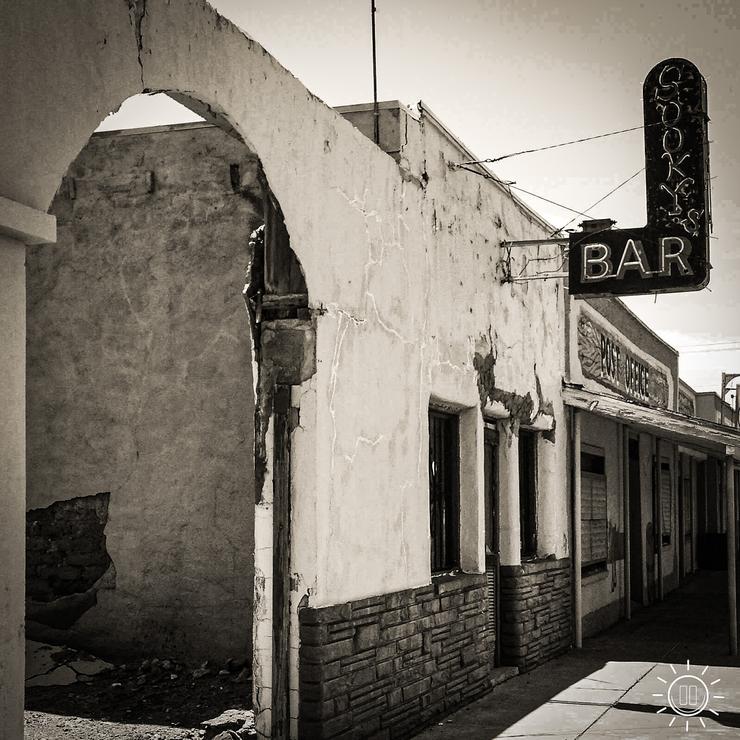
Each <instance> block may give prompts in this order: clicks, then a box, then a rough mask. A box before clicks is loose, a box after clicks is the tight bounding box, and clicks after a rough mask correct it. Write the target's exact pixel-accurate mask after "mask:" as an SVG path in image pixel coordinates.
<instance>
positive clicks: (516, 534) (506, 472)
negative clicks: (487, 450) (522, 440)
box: [498, 421, 522, 565]
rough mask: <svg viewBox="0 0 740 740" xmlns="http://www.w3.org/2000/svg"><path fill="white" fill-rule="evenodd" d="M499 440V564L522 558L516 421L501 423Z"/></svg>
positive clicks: (515, 563)
mask: <svg viewBox="0 0 740 740" xmlns="http://www.w3.org/2000/svg"><path fill="white" fill-rule="evenodd" d="M500 429H501V436H500V441H499V446H498V450H499V485H500V490H499V551H500V553H501V565H519V564H520V563H521V561H522V545H521V532H520V523H519V427H518V425H517V423H516V422H511V421H505V422H503V423H502V424H501V427H500Z"/></svg>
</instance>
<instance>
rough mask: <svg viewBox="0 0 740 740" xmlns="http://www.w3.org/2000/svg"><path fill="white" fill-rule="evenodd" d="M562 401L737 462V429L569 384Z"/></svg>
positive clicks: (739, 447)
mask: <svg viewBox="0 0 740 740" xmlns="http://www.w3.org/2000/svg"><path fill="white" fill-rule="evenodd" d="M563 401H564V403H565V405H566V406H570V407H572V408H575V409H581V410H583V411H588V412H589V413H591V414H596V415H597V416H603V417H606V418H607V419H612V420H613V421H618V422H620V423H622V424H628V425H629V426H632V427H635V428H637V429H640V430H642V431H645V432H649V433H651V434H655V435H656V436H658V437H660V438H661V439H666V440H671V441H674V442H677V443H678V444H681V445H684V446H686V447H691V448H694V449H699V450H703V451H705V452H708V453H711V454H714V455H716V456H717V457H719V458H721V459H724V458H726V457H727V456H732V457H733V458H734V459H735V460H737V461H740V430H737V429H733V428H731V427H727V426H723V425H721V424H715V423H713V422H711V421H706V420H705V419H697V418H696V417H693V416H685V415H684V414H679V413H678V412H676V411H668V410H667V409H656V408H652V407H650V406H643V405H642V404H640V403H637V402H634V401H628V400H626V399H624V398H621V397H620V396H614V395H610V394H608V393H594V392H593V391H588V390H586V389H585V388H583V387H582V386H579V385H572V384H570V383H565V384H564V385H563Z"/></svg>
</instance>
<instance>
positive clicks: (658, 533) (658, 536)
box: [654, 437, 664, 601]
mask: <svg viewBox="0 0 740 740" xmlns="http://www.w3.org/2000/svg"><path fill="white" fill-rule="evenodd" d="M660 442H661V440H660V437H654V444H655V464H656V465H657V472H656V477H655V483H656V488H657V489H658V490H657V491H656V495H655V502H656V506H655V543H656V548H657V552H658V576H657V578H658V601H663V597H664V594H663V464H662V458H661V444H660Z"/></svg>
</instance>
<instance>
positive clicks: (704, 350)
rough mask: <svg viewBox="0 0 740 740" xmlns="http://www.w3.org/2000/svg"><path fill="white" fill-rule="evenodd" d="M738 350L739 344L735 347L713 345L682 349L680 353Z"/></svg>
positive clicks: (693, 353)
mask: <svg viewBox="0 0 740 740" xmlns="http://www.w3.org/2000/svg"><path fill="white" fill-rule="evenodd" d="M738 351H740V345H738V346H736V347H713V348H710V349H682V350H680V354H682V355H695V354H704V353H705V352H738Z"/></svg>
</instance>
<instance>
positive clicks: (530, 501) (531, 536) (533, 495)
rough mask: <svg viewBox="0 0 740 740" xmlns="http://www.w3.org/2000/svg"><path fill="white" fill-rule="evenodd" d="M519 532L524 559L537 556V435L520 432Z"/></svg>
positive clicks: (525, 431) (527, 431)
mask: <svg viewBox="0 0 740 740" xmlns="http://www.w3.org/2000/svg"><path fill="white" fill-rule="evenodd" d="M519 531H520V535H521V548H522V557H523V558H532V557H535V556H536V555H537V434H536V432H532V431H529V430H527V429H520V430H519Z"/></svg>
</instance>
